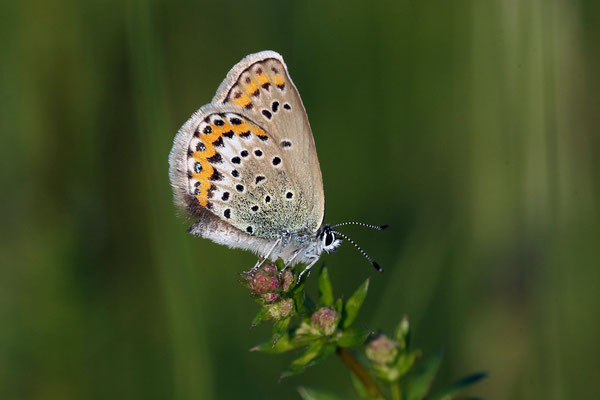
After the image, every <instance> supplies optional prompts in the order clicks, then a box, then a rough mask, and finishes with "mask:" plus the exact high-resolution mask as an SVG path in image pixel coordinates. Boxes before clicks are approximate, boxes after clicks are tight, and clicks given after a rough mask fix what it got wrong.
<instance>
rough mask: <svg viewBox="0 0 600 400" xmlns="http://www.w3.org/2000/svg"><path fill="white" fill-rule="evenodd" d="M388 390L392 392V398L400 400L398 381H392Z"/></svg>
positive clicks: (400, 393)
mask: <svg viewBox="0 0 600 400" xmlns="http://www.w3.org/2000/svg"><path fill="white" fill-rule="evenodd" d="M390 390H391V392H392V400H402V392H401V391H400V384H399V383H398V382H395V383H392V384H391V385H390Z"/></svg>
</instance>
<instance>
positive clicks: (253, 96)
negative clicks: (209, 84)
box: [213, 51, 325, 230]
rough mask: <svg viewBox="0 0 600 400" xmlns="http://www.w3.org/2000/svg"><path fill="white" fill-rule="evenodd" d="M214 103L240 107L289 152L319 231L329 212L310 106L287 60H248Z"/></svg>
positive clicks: (266, 55) (289, 166)
mask: <svg viewBox="0 0 600 400" xmlns="http://www.w3.org/2000/svg"><path fill="white" fill-rule="evenodd" d="M213 103H221V104H234V105H235V106H237V107H239V108H240V112H242V113H243V114H244V115H247V116H248V117H249V118H252V119H253V120H254V121H256V122H257V123H259V124H260V125H261V126H263V127H264V128H265V130H266V131H267V132H268V133H269V135H270V136H271V137H273V139H274V141H275V142H277V145H278V146H279V147H280V148H281V149H282V150H284V153H283V154H284V155H285V158H284V162H285V168H286V170H287V171H288V173H289V174H290V175H291V176H293V177H294V182H295V183H296V184H297V185H298V187H299V190H300V191H301V192H302V193H303V195H304V197H305V198H306V200H307V202H308V204H309V207H310V210H308V214H309V220H308V225H309V227H310V229H311V230H316V229H317V228H318V227H319V226H320V225H321V222H322V220H323V213H324V207H325V199H324V194H323V181H322V177H321V169H320V167H319V160H318V158H317V152H316V148H315V143H314V139H313V135H312V131H311V128H310V124H309V122H308V118H307V116H306V111H305V109H304V105H303V104H302V100H301V99H300V95H299V94H298V90H297V89H296V86H295V85H294V83H293V82H292V80H291V78H290V76H289V74H288V71H287V67H286V65H285V63H284V61H283V59H282V57H281V56H280V55H279V54H277V53H275V52H272V51H264V52H261V53H257V54H252V55H249V56H247V57H246V58H244V59H243V60H242V61H241V62H239V63H238V64H237V65H235V66H234V67H233V68H232V70H231V71H230V73H229V74H228V75H227V78H226V79H225V81H224V82H223V83H222V84H221V86H220V87H219V89H218V91H217V94H216V95H215V97H214V99H213Z"/></svg>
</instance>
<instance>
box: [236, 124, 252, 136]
mask: <svg viewBox="0 0 600 400" xmlns="http://www.w3.org/2000/svg"><path fill="white" fill-rule="evenodd" d="M249 130H250V125H248V124H247V123H246V122H242V123H241V124H239V125H234V126H233V133H235V134H236V135H239V134H240V133H243V132H248V131H249Z"/></svg>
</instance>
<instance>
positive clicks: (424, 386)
mask: <svg viewBox="0 0 600 400" xmlns="http://www.w3.org/2000/svg"><path fill="white" fill-rule="evenodd" d="M441 362H442V352H441V351H438V352H437V353H435V354H433V355H431V356H430V357H429V358H428V359H426V360H425V362H424V363H423V365H422V367H421V369H420V370H419V371H418V372H417V373H415V375H412V376H410V379H409V380H408V381H407V385H406V395H407V396H406V398H407V400H421V399H423V398H424V397H425V395H426V394H427V392H428V391H429V388H430V387H431V383H432V382H433V379H434V378H435V375H436V374H437V371H438V369H439V368H440V363H441Z"/></svg>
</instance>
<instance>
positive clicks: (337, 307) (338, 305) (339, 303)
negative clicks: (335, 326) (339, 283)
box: [335, 299, 344, 313]
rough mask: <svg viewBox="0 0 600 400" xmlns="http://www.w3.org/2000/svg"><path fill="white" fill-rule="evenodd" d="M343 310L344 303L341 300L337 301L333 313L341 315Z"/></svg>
mask: <svg viewBox="0 0 600 400" xmlns="http://www.w3.org/2000/svg"><path fill="white" fill-rule="evenodd" d="M343 310H344V302H343V301H342V299H337V300H336V301H335V311H337V312H339V313H341V312H342V311H343Z"/></svg>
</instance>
